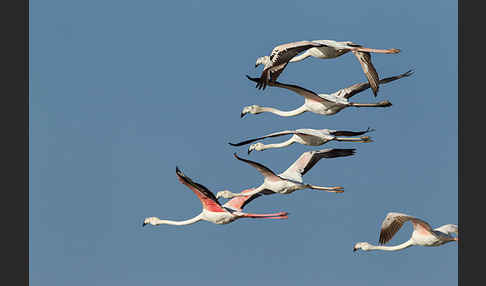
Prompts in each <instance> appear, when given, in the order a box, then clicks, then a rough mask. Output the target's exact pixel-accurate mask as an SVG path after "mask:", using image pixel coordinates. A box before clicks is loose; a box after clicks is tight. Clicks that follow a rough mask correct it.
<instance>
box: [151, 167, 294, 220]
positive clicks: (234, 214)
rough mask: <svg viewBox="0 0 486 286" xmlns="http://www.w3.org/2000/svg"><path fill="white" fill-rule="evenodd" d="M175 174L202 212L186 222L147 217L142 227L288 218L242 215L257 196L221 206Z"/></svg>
mask: <svg viewBox="0 0 486 286" xmlns="http://www.w3.org/2000/svg"><path fill="white" fill-rule="evenodd" d="M176 174H177V177H178V179H179V181H180V182H181V183H183V184H184V185H186V186H187V187H188V188H189V189H191V190H192V191H193V192H194V193H195V194H196V195H197V197H198V198H199V200H200V201H201V204H202V207H203V210H202V212H201V213H200V214H199V215H197V216H196V217H193V218H191V219H188V220H184V221H172V220H162V219H159V218H158V217H148V218H145V219H144V221H143V224H142V226H145V225H147V224H151V225H160V224H170V225H188V224H193V223H196V222H198V221H200V220H205V221H209V222H212V223H215V224H227V223H230V222H233V221H234V220H237V219H239V218H268V219H286V218H288V216H287V214H288V213H287V212H279V213H273V214H252V213H244V212H243V211H242V209H243V207H244V206H245V205H246V204H248V203H249V202H250V201H252V200H253V199H255V198H257V197H259V196H260V195H259V194H250V195H244V196H243V197H238V198H235V199H233V200H230V201H228V202H227V203H226V204H224V205H221V204H220V203H219V202H218V199H217V198H216V197H215V196H214V194H213V193H212V192H211V191H210V190H208V189H207V188H206V187H204V186H203V185H201V184H198V183H196V182H193V181H192V180H191V179H190V178H189V177H187V176H186V175H184V174H183V173H182V172H181V171H180V170H179V168H177V167H176ZM252 190H253V189H248V190H244V191H243V192H241V193H242V194H245V193H249V192H251V191H252Z"/></svg>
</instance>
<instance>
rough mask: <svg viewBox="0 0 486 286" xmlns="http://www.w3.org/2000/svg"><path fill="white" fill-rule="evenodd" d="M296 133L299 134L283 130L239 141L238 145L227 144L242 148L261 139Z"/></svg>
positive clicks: (295, 132) (294, 132)
mask: <svg viewBox="0 0 486 286" xmlns="http://www.w3.org/2000/svg"><path fill="white" fill-rule="evenodd" d="M297 133H300V132H297V131H295V130H285V131H279V132H274V133H270V134H268V135H265V136H262V137H258V138H253V139H248V140H245V141H241V142H239V143H229V144H230V145H231V146H242V145H246V144H249V143H252V142H255V141H258V140H261V139H265V138H271V137H278V136H284V135H289V134H297Z"/></svg>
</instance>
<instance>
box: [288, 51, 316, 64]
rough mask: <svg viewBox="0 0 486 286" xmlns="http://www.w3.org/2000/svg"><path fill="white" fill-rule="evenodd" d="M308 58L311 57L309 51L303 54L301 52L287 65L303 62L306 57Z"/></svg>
mask: <svg viewBox="0 0 486 286" xmlns="http://www.w3.org/2000/svg"><path fill="white" fill-rule="evenodd" d="M310 56H311V55H310V53H309V51H305V52H303V53H302V54H300V55H297V56H295V57H293V58H292V59H291V60H290V61H289V63H293V62H300V61H303V60H305V59H307V58H308V57H310Z"/></svg>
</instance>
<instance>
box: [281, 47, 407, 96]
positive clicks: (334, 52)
mask: <svg viewBox="0 0 486 286" xmlns="http://www.w3.org/2000/svg"><path fill="white" fill-rule="evenodd" d="M312 42H314V43H319V44H323V46H322V47H313V48H310V49H308V50H306V51H305V52H304V53H302V54H300V55H297V56H295V57H293V58H292V59H291V60H290V61H289V62H291V63H293V62H299V61H302V60H304V59H306V58H308V57H314V58H318V59H332V58H337V57H340V56H342V55H344V54H346V53H348V52H352V53H353V54H354V55H355V57H356V58H357V59H358V61H359V63H360V64H361V67H362V69H363V72H364V73H365V75H366V78H367V79H368V82H369V84H370V85H371V89H372V90H373V94H374V96H375V97H376V95H377V94H378V89H379V81H380V79H379V77H378V73H377V72H376V69H375V67H374V66H373V64H372V63H371V54H370V53H382V54H396V53H399V52H400V50H399V49H370V48H365V47H363V46H362V45H358V44H355V43H353V42H350V41H345V42H338V41H333V40H315V41H312Z"/></svg>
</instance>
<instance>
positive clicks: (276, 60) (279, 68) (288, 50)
mask: <svg viewBox="0 0 486 286" xmlns="http://www.w3.org/2000/svg"><path fill="white" fill-rule="evenodd" d="M322 46H325V45H324V44H321V43H315V42H311V41H299V42H292V43H286V44H282V45H278V46H276V47H275V48H274V49H273V50H272V53H271V54H270V64H269V65H267V66H266V67H265V68H264V69H263V71H262V74H261V75H260V78H259V80H258V83H257V85H256V87H257V88H258V89H262V88H263V89H265V87H266V86H267V84H268V83H269V79H270V82H274V81H276V80H277V78H278V76H279V75H280V74H281V73H282V72H283V70H284V69H285V67H286V66H287V64H288V62H289V61H290V60H291V59H292V58H293V57H295V56H296V55H297V54H299V53H301V52H303V51H305V50H307V49H310V48H313V47H322Z"/></svg>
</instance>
